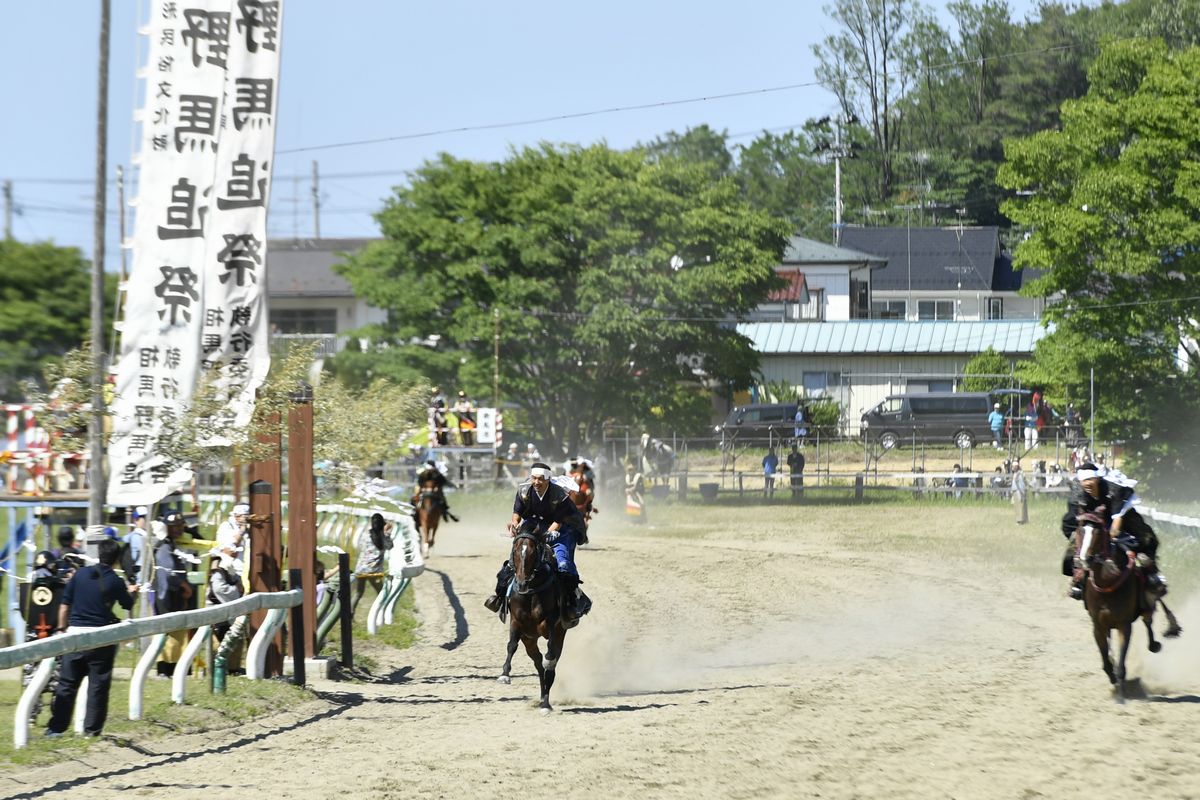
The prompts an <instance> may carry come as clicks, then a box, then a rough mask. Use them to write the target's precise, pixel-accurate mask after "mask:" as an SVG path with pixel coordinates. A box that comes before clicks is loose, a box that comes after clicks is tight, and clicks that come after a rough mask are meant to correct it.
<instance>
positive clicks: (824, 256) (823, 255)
mask: <svg viewBox="0 0 1200 800" xmlns="http://www.w3.org/2000/svg"><path fill="white" fill-rule="evenodd" d="M783 263H784V264H847V265H850V266H854V267H862V266H870V267H871V268H872V269H877V268H880V267H882V266H883V265H884V264H885V263H886V259H883V258H880V257H879V256H875V255H871V254H869V253H860V252H859V251H858V250H851V249H849V248H846V247H834V246H833V245H831V244H825V243H824V242H818V241H816V240H814V239H805V238H804V237H803V236H793V237H792V238H791V240H790V241H789V242H788V246H787V250H785V251H784V253H783Z"/></svg>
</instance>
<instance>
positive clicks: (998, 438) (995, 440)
mask: <svg viewBox="0 0 1200 800" xmlns="http://www.w3.org/2000/svg"><path fill="white" fill-rule="evenodd" d="M988 427H989V428H991V429H992V447H995V448H996V449H997V450H1002V449H1004V448H1003V446H1002V445H1001V444H1000V443H1001V442H1002V441H1004V412H1002V411H1001V410H1000V404H999V403H994V404H993V405H992V413H990V414H988Z"/></svg>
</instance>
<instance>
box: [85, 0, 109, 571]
mask: <svg viewBox="0 0 1200 800" xmlns="http://www.w3.org/2000/svg"><path fill="white" fill-rule="evenodd" d="M111 17H112V4H111V0H100V64H99V70H98V72H99V77H98V80H97V86H96V204H95V209H94V218H93V221H92V228H93V234H94V242H93V246H92V328H91V330H92V415H91V420H90V423H89V425H88V439H89V445H90V447H89V453H90V455H91V464H90V465H89V469H88V473H89V476H88V477H89V480H90V482H91V494H90V496H89V498H88V525H89V526H95V525H100V524H101V523H102V522H103V514H104V490H105V486H104V224H105V200H106V198H105V191H106V189H107V178H108V155H107V151H108V39H109V35H108V34H109V22H110V19H111ZM91 538H92V537H91V536H89V537H88V539H89V540H90V539H91ZM101 538H102V537H101ZM88 549H89V550H91V546H90V541H89V548H88Z"/></svg>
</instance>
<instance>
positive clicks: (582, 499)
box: [571, 458, 599, 544]
mask: <svg viewBox="0 0 1200 800" xmlns="http://www.w3.org/2000/svg"><path fill="white" fill-rule="evenodd" d="M571 477H572V478H574V479H575V483H576V484H577V485H578V486H579V489H578V490H577V491H575V492H572V493H571V499H572V500H573V501H574V502H575V508H577V509H579V514H580V516H582V517H583V536H582V537H580V540H579V543H580V544H587V527H588V523H589V522H591V521H592V514H596V513H599V509H597V508H596V507H595V505H593V500H595V497H596V488H595V478H594V477H593V473H592V471H591V470H589V469H588V462H587V461H586V460H585V459H582V458H581V459H578V460H577V461H574V462H572V464H571Z"/></svg>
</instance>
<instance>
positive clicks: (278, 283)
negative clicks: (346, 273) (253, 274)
mask: <svg viewBox="0 0 1200 800" xmlns="http://www.w3.org/2000/svg"><path fill="white" fill-rule="evenodd" d="M371 241H374V240H373V239H273V240H271V241H270V242H269V243H268V244H267V265H268V267H267V268H268V275H269V277H268V279H267V286H268V287H269V288H268V292H269V295H270V296H271V297H353V296H354V292H353V290H351V288H350V284H349V283H348V282H347V281H346V279H345V278H343V277H342V276H341V275H338V274H337V273H335V272H334V271H333V265H334V264H340V263H341V262H343V261H345V255H346V254H347V253H351V252H354V251H356V250H359V249H361V248H362V247H363V246H364V245H366V244H367V243H368V242H371Z"/></svg>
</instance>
